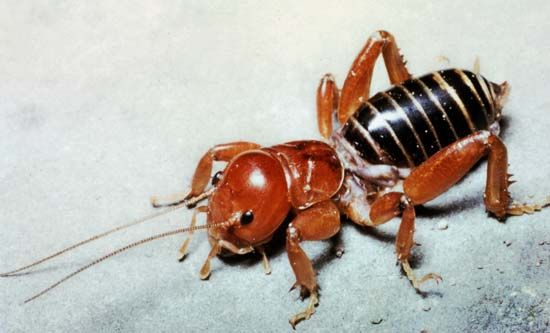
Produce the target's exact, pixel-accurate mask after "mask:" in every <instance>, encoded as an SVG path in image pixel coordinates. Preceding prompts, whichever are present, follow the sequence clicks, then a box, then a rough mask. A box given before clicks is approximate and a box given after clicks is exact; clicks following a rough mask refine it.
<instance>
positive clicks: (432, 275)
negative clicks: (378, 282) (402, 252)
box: [401, 260, 443, 291]
mask: <svg viewBox="0 0 550 333" xmlns="http://www.w3.org/2000/svg"><path fill="white" fill-rule="evenodd" d="M401 266H402V267H403V270H404V271H405V273H406V274H407V278H409V281H411V283H412V285H413V287H414V289H416V290H418V291H420V285H421V284H422V283H424V282H426V281H428V280H434V281H435V283H437V284H439V282H441V281H443V278H442V277H441V276H440V275H439V274H435V273H428V274H426V275H424V276H423V277H422V278H420V279H417V278H416V275H415V274H414V271H413V269H412V268H411V265H410V264H409V261H408V260H404V261H402V262H401Z"/></svg>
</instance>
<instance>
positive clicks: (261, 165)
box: [207, 150, 290, 248]
mask: <svg viewBox="0 0 550 333" xmlns="http://www.w3.org/2000/svg"><path fill="white" fill-rule="evenodd" d="M289 210H290V203H289V199H288V188H287V183H286V180H285V173H284V171H283V168H282V166H281V164H280V163H279V161H278V160H276V159H275V158H274V157H273V156H271V155H270V154H268V153H266V152H264V151H261V150H253V151H247V152H245V153H242V154H240V155H238V156H237V157H235V158H234V159H233V160H232V161H231V162H230V163H229V164H228V165H227V167H226V168H225V170H223V174H222V176H221V178H220V179H219V180H218V181H217V183H216V189H215V191H214V193H213V194H212V196H211V197H210V198H209V200H208V218H207V219H208V224H209V225H210V224H215V223H219V222H223V221H228V220H232V219H233V220H235V221H238V223H237V222H236V223H233V224H230V225H228V226H224V227H216V228H210V229H209V235H210V240H211V241H217V240H225V241H228V242H231V243H232V244H233V245H235V246H237V247H239V248H242V247H246V246H256V245H260V244H262V243H265V242H267V241H269V240H270V239H271V236H272V235H273V233H274V232H275V230H276V229H277V228H278V227H279V226H280V225H281V223H282V222H283V221H284V219H285V217H286V216H287V214H288V212H289Z"/></svg>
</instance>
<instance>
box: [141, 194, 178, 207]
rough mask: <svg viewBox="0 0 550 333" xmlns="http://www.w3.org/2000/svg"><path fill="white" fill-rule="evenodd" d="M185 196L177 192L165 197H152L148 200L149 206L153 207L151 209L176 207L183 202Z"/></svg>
mask: <svg viewBox="0 0 550 333" xmlns="http://www.w3.org/2000/svg"><path fill="white" fill-rule="evenodd" d="M186 196H187V193H183V192H177V193H173V194H170V195H167V196H156V195H154V196H152V197H151V199H150V201H151V206H153V208H161V207H169V206H176V205H178V204H180V203H182V202H183V201H184V200H185V197H186Z"/></svg>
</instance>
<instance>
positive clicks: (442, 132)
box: [402, 80, 456, 147]
mask: <svg viewBox="0 0 550 333" xmlns="http://www.w3.org/2000/svg"><path fill="white" fill-rule="evenodd" d="M402 86H403V87H405V88H406V89H407V90H408V91H409V92H410V93H411V95H413V96H414V98H415V99H416V101H417V102H418V104H420V105H421V106H422V109H423V110H424V111H425V112H426V115H427V116H428V118H429V119H430V122H431V123H432V125H433V127H434V129H435V132H436V133H437V137H438V138H439V142H440V143H441V146H442V147H445V146H447V145H449V144H451V143H453V142H454V141H455V140H456V138H455V136H454V134H453V130H452V129H451V124H449V122H450V120H448V119H447V118H446V115H445V114H444V113H443V112H442V111H441V110H439V108H438V106H437V105H436V104H435V103H434V102H433V101H432V100H431V99H430V97H429V96H428V95H427V93H426V91H425V89H424V87H422V85H421V84H420V82H418V81H417V80H408V81H405V82H403V84H402Z"/></svg>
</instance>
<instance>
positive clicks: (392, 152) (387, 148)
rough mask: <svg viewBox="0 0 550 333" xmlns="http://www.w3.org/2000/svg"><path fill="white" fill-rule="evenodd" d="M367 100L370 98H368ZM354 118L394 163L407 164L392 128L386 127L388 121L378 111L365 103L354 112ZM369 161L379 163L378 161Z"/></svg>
mask: <svg viewBox="0 0 550 333" xmlns="http://www.w3.org/2000/svg"><path fill="white" fill-rule="evenodd" d="M369 101H371V100H370V99H369ZM355 118H356V119H357V121H358V122H359V124H360V125H361V126H363V128H364V129H365V130H367V131H368V132H369V133H370V135H371V137H372V138H373V140H374V141H376V143H377V144H378V146H379V147H380V149H382V150H383V152H384V153H385V155H386V156H387V157H389V158H390V159H391V161H392V162H393V164H394V165H397V166H408V162H407V158H406V157H405V155H404V154H403V152H402V150H401V148H400V147H399V143H398V142H397V141H396V140H395V139H394V137H393V135H392V133H391V130H392V129H391V128H388V123H387V122H386V120H385V119H384V118H382V117H381V116H380V113H378V112H377V111H375V110H372V109H371V108H370V107H369V106H367V105H363V106H362V107H361V109H360V110H359V111H357V112H356V113H355ZM369 161H371V162H373V163H377V164H379V162H375V161H372V160H369Z"/></svg>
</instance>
